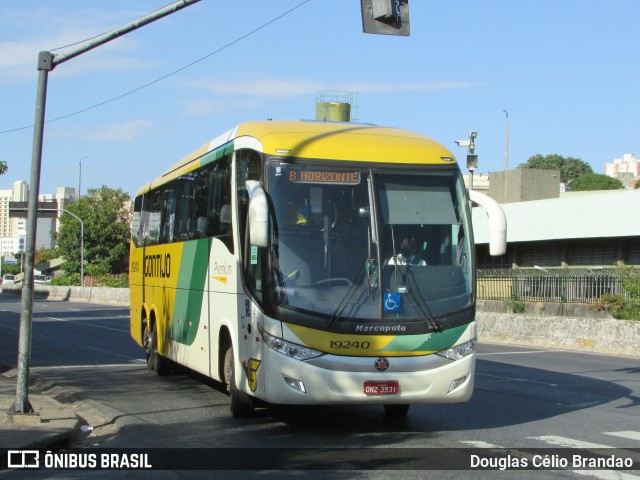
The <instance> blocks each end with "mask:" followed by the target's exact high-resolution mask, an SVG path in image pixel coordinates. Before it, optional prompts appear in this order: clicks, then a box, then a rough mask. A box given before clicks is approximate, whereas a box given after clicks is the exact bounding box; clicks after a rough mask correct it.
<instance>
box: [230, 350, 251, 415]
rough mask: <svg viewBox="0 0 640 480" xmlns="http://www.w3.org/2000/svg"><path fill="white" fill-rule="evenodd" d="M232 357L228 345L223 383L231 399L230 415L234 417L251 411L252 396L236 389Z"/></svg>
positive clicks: (248, 413) (231, 351)
mask: <svg viewBox="0 0 640 480" xmlns="http://www.w3.org/2000/svg"><path fill="white" fill-rule="evenodd" d="M233 359H234V356H233V347H229V348H228V349H227V351H226V353H225V355H224V383H225V384H226V385H227V392H228V393H229V397H230V399H231V405H230V407H231V415H233V416H234V417H246V416H248V415H250V414H251V413H252V412H253V408H254V404H253V398H251V396H249V395H247V394H246V393H245V392H242V391H240V390H238V387H237V385H236V371H235V370H236V369H235V362H234V361H233Z"/></svg>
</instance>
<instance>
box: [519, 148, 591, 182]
mask: <svg viewBox="0 0 640 480" xmlns="http://www.w3.org/2000/svg"><path fill="white" fill-rule="evenodd" d="M518 167H519V168H539V169H542V170H560V179H561V180H560V181H561V182H563V183H570V182H571V180H573V179H574V178H577V177H579V176H580V175H582V174H585V173H593V169H592V168H591V165H589V164H588V163H587V162H584V161H582V160H580V159H579V158H573V157H566V158H565V157H563V156H561V155H556V154H552V155H544V156H543V155H540V154H537V155H534V156H533V157H530V158H529V160H527V162H526V163H522V164H520V165H518Z"/></svg>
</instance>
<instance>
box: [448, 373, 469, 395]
mask: <svg viewBox="0 0 640 480" xmlns="http://www.w3.org/2000/svg"><path fill="white" fill-rule="evenodd" d="M466 379H467V376H466V375H465V376H464V377H460V378H456V379H455V380H454V381H453V382H451V385H449V390H447V393H451V392H453V391H454V390H455V389H456V388H458V387H459V386H460V385H462V384H463V383H464V382H465V380H466Z"/></svg>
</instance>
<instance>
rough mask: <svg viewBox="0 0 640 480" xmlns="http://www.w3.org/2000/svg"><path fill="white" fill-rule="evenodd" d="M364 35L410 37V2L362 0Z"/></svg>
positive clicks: (401, 0) (404, 0) (399, 0)
mask: <svg viewBox="0 0 640 480" xmlns="http://www.w3.org/2000/svg"><path fill="white" fill-rule="evenodd" d="M360 2H361V6H362V30H363V31H364V33H377V34H382V35H399V36H404V37H408V36H409V0H360Z"/></svg>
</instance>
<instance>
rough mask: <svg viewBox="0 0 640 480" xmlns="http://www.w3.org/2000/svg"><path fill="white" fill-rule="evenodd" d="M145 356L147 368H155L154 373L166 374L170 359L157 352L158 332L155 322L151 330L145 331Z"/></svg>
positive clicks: (168, 370)
mask: <svg viewBox="0 0 640 480" xmlns="http://www.w3.org/2000/svg"><path fill="white" fill-rule="evenodd" d="M146 356H147V368H148V369H149V370H155V372H156V375H166V374H168V373H169V372H170V371H171V364H170V360H169V359H168V358H165V357H163V356H162V355H160V352H158V333H157V331H156V325H155V323H154V324H153V327H152V330H151V332H148V333H147V351H146Z"/></svg>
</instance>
